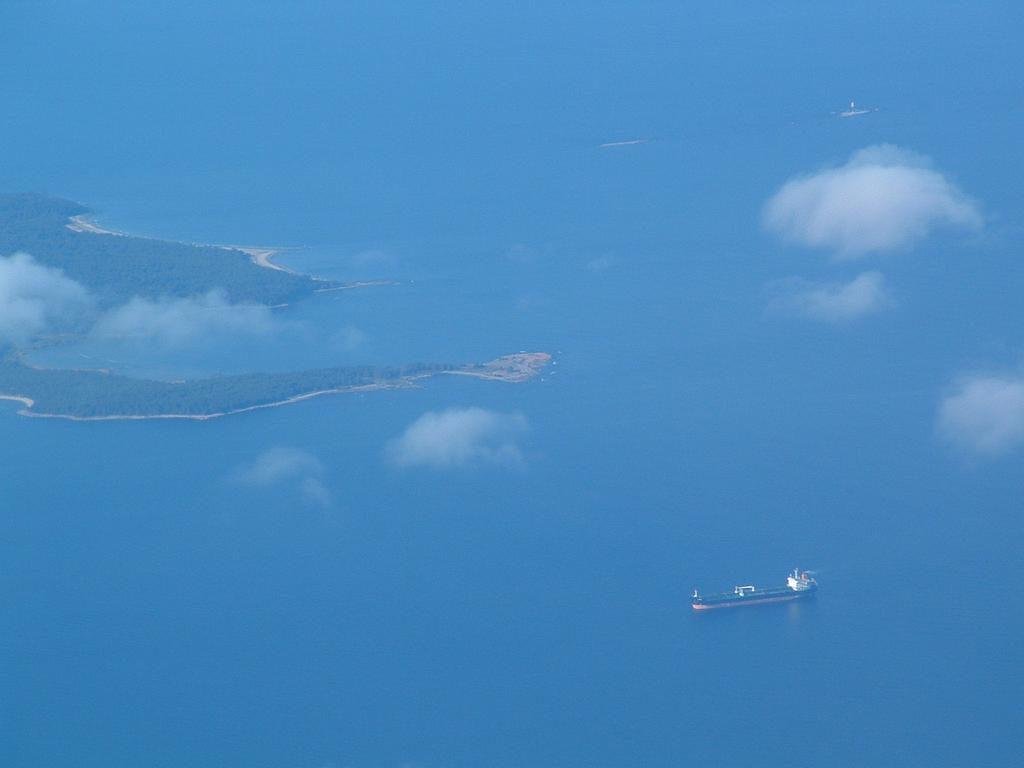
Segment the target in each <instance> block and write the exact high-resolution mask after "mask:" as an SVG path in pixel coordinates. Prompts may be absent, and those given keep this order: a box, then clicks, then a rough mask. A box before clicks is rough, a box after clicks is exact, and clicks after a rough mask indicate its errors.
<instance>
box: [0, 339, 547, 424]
mask: <svg viewBox="0 0 1024 768" xmlns="http://www.w3.org/2000/svg"><path fill="white" fill-rule="evenodd" d="M550 359H551V356H550V355H548V354H547V353H545V352H520V353H517V354H514V355H506V356H504V357H499V358H497V359H495V360H492V361H490V362H488V363H484V364H479V365H478V364H470V365H462V366H455V365H447V364H438V363H433V364H431V363H414V364H412V365H405V366H401V367H397V368H375V367H367V366H356V367H338V368H316V369H311V370H305V371H296V372H289V373H245V374H236V375H231V376H213V377H210V378H204V379H191V380H188V381H174V382H171V381H158V380H154V379H135V378H131V377H128V376H121V375H118V374H115V373H109V372H105V371H97V370H78V369H54V368H40V367H36V366H32V365H28V364H26V363H25V362H24V361H22V360H19V359H17V356H16V355H9V356H8V357H6V358H5V359H3V360H0V399H3V400H17V401H20V402H21V403H22V404H23V405H24V408H22V409H20V410H19V411H18V413H20V414H21V415H23V416H36V417H46V418H61V419H72V420H74V421H109V420H116V419H192V420H197V421H203V420H206V419H214V418H218V417H220V416H229V415H232V414H237V413H244V412H246V411H253V410H257V409H260V408H272V407H275V406H280V405H288V404H289V403H297V402H300V401H302V400H308V399H310V398H313V397H319V396H321V395H331V394H339V393H343V392H369V391H373V390H378V389H401V388H407V387H413V386H416V385H418V384H419V383H420V382H423V381H425V380H426V379H429V378H432V377H435V376H443V375H448V374H458V375H462V376H472V377H475V378H479V379H487V380H490V381H505V382H510V383H517V382H523V381H527V380H529V379H531V378H533V377H534V376H536V375H537V374H538V373H539V372H540V371H541V369H542V368H543V367H544V366H545V365H546V364H547V363H548V361H549V360H550Z"/></svg>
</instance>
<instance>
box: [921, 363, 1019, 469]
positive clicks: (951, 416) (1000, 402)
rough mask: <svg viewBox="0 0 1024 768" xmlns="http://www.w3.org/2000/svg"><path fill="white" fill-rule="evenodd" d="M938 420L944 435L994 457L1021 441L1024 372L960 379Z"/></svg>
mask: <svg viewBox="0 0 1024 768" xmlns="http://www.w3.org/2000/svg"><path fill="white" fill-rule="evenodd" d="M938 421H939V423H938V427H939V432H940V434H941V435H942V436H943V437H945V438H946V439H947V440H948V441H950V442H951V443H953V444H954V445H957V446H958V447H960V448H962V449H964V450H967V451H969V452H972V453H976V454H980V455H988V456H995V455H998V454H1001V453H1005V452H1006V451H1009V450H1011V449H1013V448H1016V447H1018V446H1020V445H1022V444H1024V374H1009V375H976V376H970V377H967V378H964V379H962V380H961V381H960V382H959V384H958V385H957V387H956V390H955V391H954V392H953V393H952V394H950V395H949V396H948V397H946V399H945V400H943V401H942V404H941V405H940V406H939V420H938Z"/></svg>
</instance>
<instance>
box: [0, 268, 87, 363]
mask: <svg viewBox="0 0 1024 768" xmlns="http://www.w3.org/2000/svg"><path fill="white" fill-rule="evenodd" d="M91 303H92V302H91V300H90V297H89V293H88V291H86V290H85V288H83V287H82V286H81V285H80V284H79V283H77V282H75V281H74V280H72V279H71V278H69V277H67V276H65V275H64V272H63V271H62V270H59V269H54V268H52V267H46V266H43V265H42V264H39V263H37V262H36V261H35V260H34V259H33V258H32V257H31V256H29V255H28V254H26V253H16V254H14V255H13V256H9V257H6V258H4V257H0V343H13V344H23V343H25V342H27V341H28V340H29V339H31V338H33V337H35V336H38V335H39V334H41V333H45V332H48V331H49V332H53V331H59V330H66V329H67V328H69V327H70V326H71V325H72V324H73V323H74V322H75V321H76V320H77V319H78V318H79V317H80V316H81V315H82V314H83V313H84V312H86V311H87V310H88V309H89V306H90V305H91Z"/></svg>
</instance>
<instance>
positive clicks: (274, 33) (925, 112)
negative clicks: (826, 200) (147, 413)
mask: <svg viewBox="0 0 1024 768" xmlns="http://www.w3.org/2000/svg"><path fill="white" fill-rule="evenodd" d="M211 6H215V7H211ZM1021 20H1022V19H1021V14H1020V12H1019V10H1018V9H1017V8H1016V6H1015V5H1012V4H1009V3H1005V4H1001V3H981V4H976V5H973V6H970V7H954V6H945V7H935V6H933V5H931V4H924V3H907V4H900V5H899V6H898V7H892V6H890V5H888V4H881V3H876V4H872V3H868V4H860V5H858V6H856V7H852V6H851V7H847V8H839V7H837V6H827V5H819V6H816V7H811V6H808V5H807V4H804V3H796V2H790V3H779V4H773V5H772V6H770V7H767V6H766V7H764V8H757V9H755V8H752V7H751V6H750V5H749V4H745V3H732V2H726V3H714V4H677V3H628V4H626V3H559V4H533V5H530V6H528V7H524V6H521V5H518V4H511V3H510V4H505V3H502V4H495V5H492V4H486V5H485V4H479V3H448V4H444V6H443V7H441V6H440V5H434V4H425V3H401V4H397V3H395V4H389V3H373V4H361V3H354V4H345V5H342V4H336V3H260V4H252V3H240V2H233V1H232V2H223V3H217V4H201V3H189V2H184V3H183V2H177V3H173V4H172V3H145V4H135V6H134V7H124V4H121V3H114V2H109V1H107V0H98V1H97V0H94V1H93V2H89V3H85V2H81V3H78V2H31V3H17V2H16V3H13V4H11V3H7V4H4V7H3V9H2V10H0V51H2V53H0V67H2V72H3V84H4V89H5V109H3V110H2V112H3V114H2V116H0V188H2V189H4V190H15V191H20V190H26V189H28V190H37V191H42V192H47V193H51V194H57V195H62V196H66V197H71V198H74V199H78V200H82V201H84V202H87V203H89V204H91V205H92V206H93V207H94V208H95V209H96V217H97V220H98V221H99V222H100V223H102V224H105V225H108V226H111V227H114V228H120V229H125V230H128V231H132V232H137V233H140V234H148V235H153V236H161V237H168V238H173V239H184V240H195V241H203V242H221V243H239V242H242V243H265V244H276V245H283V246H292V247H295V248H296V249H297V250H294V251H289V252H287V253H286V254H285V255H284V257H283V260H284V261H285V262H286V263H288V264H290V265H291V266H294V267H295V268H297V269H304V270H305V269H308V270H310V271H312V272H315V273H317V274H322V275H327V276H330V277H336V278H339V279H345V280H356V279H387V280H395V281H398V282H399V283H400V284H399V285H396V286H380V287H374V288H365V289H359V290H357V291H350V292H342V293H337V294H326V295H323V296H320V297H317V298H314V299H311V300H309V301H308V302H306V303H305V304H303V305H301V306H298V307H294V308H290V309H288V310H285V312H284V315H283V317H285V318H286V319H287V320H288V321H289V322H294V323H296V324H297V325H298V326H300V330H298V331H295V332H294V333H292V334H291V335H287V334H286V335H285V336H284V341H282V342H276V343H272V344H270V345H269V346H267V347H263V346H262V345H260V344H253V343H252V342H246V343H244V344H242V345H241V346H239V345H225V346H223V348H222V347H217V348H214V349H212V350H211V349H209V348H206V349H203V350H199V351H197V352H196V354H197V355H199V356H198V357H195V358H192V360H193V364H194V365H196V366H200V367H202V368H204V369H207V370H213V371H218V370H242V369H245V368H246V367H250V366H256V367H260V368H272V367H285V368H287V367H290V366H291V365H293V364H295V365H298V364H302V365H306V364H313V365H320V364H328V363H330V364H339V363H346V362H360V363H361V362H373V363H402V362H407V361H409V360H413V359H417V360H439V361H446V362H461V361H469V360H485V359H489V358H491V357H494V356H497V355H499V354H505V353H508V352H513V351H517V350H519V349H531V350H545V351H549V352H552V353H554V354H555V360H556V361H557V366H552V367H550V368H549V369H548V370H547V372H546V373H545V375H544V376H543V377H542V378H541V379H537V380H534V381H532V382H530V383H528V384H523V385H514V386H513V385H506V384H501V383H493V382H481V381H473V380H465V379H457V378H450V379H447V380H436V381H433V382H431V383H430V384H429V385H427V386H426V387H424V388H422V389H416V390H407V391H390V392H375V393H366V394H359V395H345V396H337V397H329V398H321V399H317V400H313V401H308V402H304V403H300V404H296V405H293V406H289V407H287V408H277V409H269V410H265V411H261V412H256V413H251V414H246V415H242V416H238V417H233V418H228V419H221V420H214V421H210V422H205V423H178V422H147V421H143V422H111V423H69V422H64V421H57V420H42V419H26V418H23V417H20V416H18V415H17V410H18V408H19V406H18V404H16V403H2V404H0V430H2V435H3V440H2V441H0V494H2V497H0V498H2V500H3V506H2V509H3V513H2V517H0V520H2V522H3V526H2V529H0V764H2V765H4V766H12V767H18V768H20V767H21V766H25V767H29V766H31V767H33V768H34V767H35V766H44V765H45V766H51V767H58V766H74V767H75V768H83V767H85V766H104V767H106V766H112V765H147V766H185V765H188V766H295V767H296V768H306V767H308V768H324V766H382V767H383V766H396V767H397V766H403V765H406V766H413V765H415V766H467V767H468V766H474V767H475V766H509V767H512V766H577V765H578V766H584V765H585V766H620V765H652V766H670V765H671V766H676V765H690V764H704V765H723V766H731V765H763V766H774V765H786V766H794V765H796V766H803V765H808V766H809V765H814V766H859V765H865V766H867V765H870V766H876V765H877V766H883V765H884V766H888V765H963V766H968V765H969V766H979V765H991V766H997V765H998V766H1004V765H1008V764H1012V762H1013V760H1014V758H1015V757H1016V756H1017V755H1019V754H1020V752H1021V750H1022V747H1024V744H1022V742H1021V737H1020V728H1019V725H1020V718H1021V706H1020V692H1021V690H1022V687H1024V686H1022V684H1024V679H1022V678H1024V675H1022V669H1024V653H1022V650H1021V645H1020V643H1019V636H1020V633H1021V630H1022V629H1024V617H1022V611H1021V608H1020V603H1019V600H1018V599H1017V597H1016V596H1015V595H1016V583H1015V579H1016V578H1017V574H1018V573H1019V572H1020V570H1021V566H1022V565H1024V563H1022V557H1021V543H1022V534H1024V528H1022V519H1021V515H1020V509H1019V506H1020V505H1019V492H1020V486H1021V481H1020V478H1021V469H1022V463H1021V457H1020V455H1019V454H1013V453H1010V454H1009V455H1006V456H1004V457H1001V458H997V459H995V460H991V461H988V460H986V461H980V460H968V459H965V458H964V457H963V456H962V455H960V454H958V453H957V452H956V451H954V450H952V449H951V448H950V447H949V446H947V445H945V444H944V443H943V442H942V441H941V440H940V439H939V438H938V437H937V435H936V429H935V418H936V409H937V407H938V404H939V402H940V400H941V398H942V396H943V394H944V392H945V391H946V388H947V387H948V386H949V383H950V381H951V380H953V379H954V378H955V377H956V376H957V375H959V374H960V373H962V372H963V371H966V370H972V369H975V368H978V367H999V366H1012V365H1015V364H1016V363H1017V362H1018V361H1019V358H1020V353H1021V350H1022V348H1024V339H1022V338H1021V332H1020V330H1019V326H1020V323H1019V322H1018V321H1019V319H1020V317H1021V311H1020V301H1019V295H1020V288H1021V284H1022V280H1024V273H1022V267H1021V261H1020V253H1021V246H1022V244H1024V229H1022V227H1021V224H1020V222H1021V221H1022V216H1024V210H1022V206H1021V201H1020V196H1019V194H1018V187H1019V170H1018V169H1019V168H1020V166H1021V161H1022V159H1024V158H1022V157H1021V144H1020V142H1019V135H1020V129H1021V123H1022V117H1024V108H1022V106H1021V101H1020V98H1019V96H1020V94H1019V87H1018V85H1017V83H1016V81H1015V80H1014V76H1015V71H1016V69H1019V63H1020V58H1019V52H1018V51H1017V39H1018V37H1019V34H1020V32H1021ZM850 98H856V99H857V100H858V101H859V102H861V103H863V104H865V105H869V106H878V107H879V108H880V110H879V111H878V112H877V113H872V114H870V115H868V116H866V117H865V118H863V119H857V120H838V119H835V118H832V117H830V115H829V112H830V111H832V110H836V109H841V108H843V106H844V105H845V104H846V103H847V102H848V101H849V99H850ZM632 139H647V140H649V141H648V142H647V143H644V144H637V145H630V146H624V147H620V148H608V149H600V148H599V145H600V144H602V143H605V142H613V141H625V140H632ZM881 142H890V143H894V144H898V145H900V146H903V147H906V148H909V149H912V150H915V151H918V152H921V153H924V154H926V155H928V156H930V157H932V158H933V159H934V162H935V164H936V166H937V167H939V168H940V169H941V170H943V171H944V172H946V173H948V174H949V175H950V177H951V178H953V179H955V180H956V182H957V183H958V184H959V185H960V186H961V187H962V188H963V189H964V190H966V191H967V192H968V193H970V194H971V195H973V196H974V197H975V198H976V199H977V200H978V201H979V203H980V205H981V207H982V209H983V211H984V212H985V216H986V219H987V222H986V226H985V230H984V232H983V234H982V235H980V236H977V237H970V236H958V235H955V234H949V233H943V234H940V235H937V236H935V237H932V238H930V239H929V240H927V241H926V242H925V243H924V244H923V245H921V246H918V247H917V248H915V249H914V250H912V251H910V252H907V253H900V254H895V255H893V256H889V257H886V258H885V259H875V260H873V261H869V262H867V264H868V266H867V267H866V268H880V269H883V270H884V271H885V273H886V275H887V278H888V280H889V281H890V283H891V285H892V286H893V287H894V291H895V293H896V296H897V302H896V305H895V306H894V307H893V308H892V309H891V310H890V311H888V312H886V313H883V314H880V315H878V316H876V317H873V318H868V319H866V320H865V321H863V322H860V323H856V324H850V325H839V326H835V325H827V324H824V325H823V324H816V323H813V322H810V321H807V320H805V319H800V318H793V317H780V316H777V315H773V314H771V313H768V312H766V304H767V301H768V297H767V295H766V290H765V285H766V284H767V283H769V282H770V281H772V280H776V279H779V278H785V277H788V276H791V275H803V276H806V277H810V278H819V277H825V278H827V277H831V276H834V275H835V274H841V275H849V276H852V275H853V274H856V272H857V271H859V270H860V269H861V267H862V266H864V265H861V264H855V265H838V266H837V265H835V264H830V263H829V262H828V260H827V258H826V257H824V256H823V255H822V254H817V253H810V252H807V251H803V250H800V249H796V248H789V247H783V246H780V245H779V244H778V243H777V242H776V241H774V240H773V239H771V238H770V237H768V236H766V235H765V234H764V233H763V232H762V231H761V228H760V225H759V216H760V209H761V206H762V205H763V203H764V201H765V200H766V199H767V197H768V196H769V195H770V194H771V193H772V192H773V191H774V190H775V189H777V188H778V186H779V185H780V184H781V183H782V182H783V181H785V180H786V179H787V178H789V177H791V176H793V175H794V174H798V173H803V172H809V171H812V170H814V169H815V168H817V167H820V166H822V165H824V164H828V163H837V162H842V161H843V160H844V159H845V158H846V157H848V156H849V155H850V153H851V152H853V151H855V150H857V149H859V148H862V147H865V146H868V145H872V144H876V143H881ZM346 329H355V330H356V331H358V334H357V339H358V343H351V344H349V343H345V342H344V340H345V339H350V340H351V339H352V338H356V337H353V336H352V335H351V334H346V333H345V331H346ZM336 333H341V336H340V337H337V336H336V335H335V334H336ZM335 338H341V339H342V342H339V343H338V344H334V345H333V346H332V343H331V341H330V340H331V339H335ZM260 348H263V349H267V350H269V351H268V352H265V353H264V354H263V356H262V357H261V356H260V354H259V351H258V350H259V349H260ZM200 353H201V354H200ZM188 361H189V358H188V356H187V355H184V356H182V357H180V358H175V359H174V360H172V361H171V362H170V363H168V365H170V366H172V367H173V366H186V367H187V366H188V365H189V362H188ZM196 361H198V362H196ZM138 364H139V365H140V366H142V367H145V366H150V365H154V363H153V362H152V361H150V360H145V361H141V362H139V363H138ZM127 367H129V368H130V367H131V363H130V362H129V363H128V364H127ZM455 406H479V407H482V408H487V409H492V410H495V411H498V412H502V413H520V414H522V415H523V416H524V417H525V419H526V420H527V421H528V424H529V431H528V433H527V434H526V435H525V436H524V437H523V438H522V439H521V448H522V451H523V455H524V461H523V463H522V465H521V466H518V467H508V466H493V465H487V464H484V465H479V466H473V467H466V468H459V469H454V470H446V471H442V470H433V469H429V468H399V467H396V466H394V464H393V463H391V462H389V461H388V458H387V448H386V446H387V445H388V443H389V441H390V440H392V439H394V438H395V437H396V436H398V435H400V434H401V433H402V431H403V430H404V429H405V428H406V427H407V426H408V425H409V424H410V423H412V422H413V421H414V420H415V419H416V418H418V417H419V416H421V415H422V414H423V413H425V412H427V411H438V410H441V409H445V408H449V407H455ZM280 446H287V447H293V448H297V449H301V450H303V451H307V452H309V453H311V454H313V455H315V456H317V457H318V458H319V459H320V461H321V462H322V463H323V465H324V467H325V470H324V475H323V483H324V485H325V486H326V488H327V489H328V490H329V492H330V494H331V496H332V498H333V501H332V503H331V504H330V505H329V506H327V507H323V506H320V505H316V504H312V503H310V502H309V500H308V499H305V498H304V497H303V496H302V495H301V494H300V493H298V492H297V489H296V487H295V486H294V485H293V484H288V483H285V484H282V485H279V486H271V487H266V488H259V489H254V488H251V487H248V486H246V485H245V484H242V483H239V482H237V476H238V472H239V468H240V467H244V466H245V465H247V464H248V463H250V462H252V461H253V460H254V458H255V457H257V456H258V455H259V454H261V453H262V452H263V451H265V450H268V449H272V448H275V447H280ZM794 565H801V566H803V567H812V568H816V569H817V570H818V571H819V574H820V575H819V581H820V583H821V587H822V589H821V594H820V596H819V598H818V599H817V600H816V601H815V602H814V603H810V604H807V605H791V606H779V607H775V608H765V609H757V610H753V609H752V610H749V611H743V612H738V613H727V614H724V615H718V614H715V615H708V616H704V615H702V616H692V615H691V614H690V610H689V607H688V602H687V597H688V595H689V593H690V591H691V590H692V588H693V587H694V586H700V587H702V588H703V589H705V590H706V591H712V590H715V589H717V588H729V587H731V586H732V584H734V583H738V582H740V581H742V582H743V583H749V582H750V581H753V582H754V583H758V584H767V583H772V582H775V581H781V579H782V578H783V576H784V574H785V572H786V571H787V570H788V569H790V568H792V567H793V566H794Z"/></svg>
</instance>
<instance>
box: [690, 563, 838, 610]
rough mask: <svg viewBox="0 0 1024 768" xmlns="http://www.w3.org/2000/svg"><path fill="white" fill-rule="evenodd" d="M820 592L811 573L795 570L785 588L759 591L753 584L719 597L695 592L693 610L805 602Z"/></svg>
mask: <svg viewBox="0 0 1024 768" xmlns="http://www.w3.org/2000/svg"><path fill="white" fill-rule="evenodd" d="M817 591H818V582H817V581H815V580H814V577H813V576H812V575H811V573H810V572H809V571H801V570H800V569H799V568H794V569H793V572H792V573H791V574H789V578H787V579H786V585H785V586H784V587H767V588H766V589H758V588H757V587H755V586H754V585H753V584H746V585H744V586H742V587H735V588H734V589H733V591H732V592H722V593H720V594H717V595H701V594H700V593H699V592H698V591H697V590H696V589H695V590H693V602H692V605H693V610H695V611H707V610H711V609H712V608H739V607H740V606H743V605H762V604H764V603H784V602H789V601H791V600H805V599H807V598H809V597H813V596H814V593H815V592H817Z"/></svg>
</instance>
